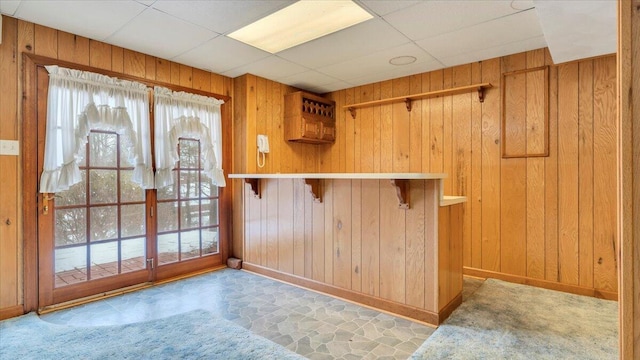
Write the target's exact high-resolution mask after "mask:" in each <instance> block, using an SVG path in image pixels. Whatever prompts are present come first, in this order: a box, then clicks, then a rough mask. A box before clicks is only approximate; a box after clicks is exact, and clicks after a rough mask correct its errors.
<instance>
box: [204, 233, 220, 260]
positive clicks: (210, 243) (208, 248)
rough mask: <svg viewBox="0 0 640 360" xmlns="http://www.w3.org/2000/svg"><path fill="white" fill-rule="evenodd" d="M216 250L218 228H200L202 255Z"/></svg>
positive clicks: (214, 252)
mask: <svg viewBox="0 0 640 360" xmlns="http://www.w3.org/2000/svg"><path fill="white" fill-rule="evenodd" d="M218 251H219V250H218V228H209V229H202V255H205V254H217V253H218Z"/></svg>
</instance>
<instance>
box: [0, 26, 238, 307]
mask: <svg viewBox="0 0 640 360" xmlns="http://www.w3.org/2000/svg"><path fill="white" fill-rule="evenodd" d="M23 52H27V53H33V54H36V55H41V56H46V57H50V58H54V59H59V60H65V61H70V62H74V63H77V64H80V65H87V66H92V67H97V68H100V69H105V70H110V71H114V72H119V73H123V74H125V75H132V76H138V77H142V78H146V79H150V80H157V81H162V82H167V83H171V84H174V85H183V86H188V87H190V88H193V89H201V90H206V91H211V92H214V93H217V94H221V95H227V96H231V95H233V81H232V79H230V78H228V77H224V76H221V75H218V74H213V73H209V72H206V71H202V70H197V69H192V68H191V67H188V66H184V65H179V64H176V63H173V62H171V61H168V60H164V59H160V58H156V57H152V56H149V55H145V54H142V53H139V52H135V51H131V50H125V49H122V48H120V47H117V46H112V45H109V44H105V43H102V42H99V41H95V40H91V39H88V38H84V37H82V36H77V35H74V34H70V33H67V32H64V31H59V30H56V29H52V28H48V27H45V26H41V25H36V24H33V23H30V22H26V21H22V20H17V19H15V18H12V17H9V16H3V17H2V44H0V90H1V93H2V96H0V139H2V140H19V141H20V142H21V144H22V142H23V141H24V139H22V138H21V137H22V96H19V94H22V92H23V90H22V89H23V75H22V55H21V54H22V53H23ZM225 141H226V140H225ZM228 141H231V139H229V140H228ZM21 163H22V159H21V157H14V156H0V168H2V169H3V171H2V173H1V174H0V183H2V191H0V220H1V221H0V224H1V225H0V274H1V275H0V279H1V280H0V318H3V317H6V316H15V315H16V314H17V313H16V311H17V310H16V309H21V308H22V304H23V301H24V299H23V293H22V291H23V280H24V276H23V254H22V249H23V248H24V241H35V239H34V238H32V236H31V235H30V236H29V238H28V239H23V230H22V199H21V195H20V194H21V193H22V184H23V176H22V173H21ZM225 170H227V172H229V171H230V170H231V169H225ZM229 186H230V187H231V186H232V184H229ZM7 220H9V224H7ZM29 271H30V272H33V271H34V270H29ZM5 310H6V311H5ZM5 314H7V315H6V316H5Z"/></svg>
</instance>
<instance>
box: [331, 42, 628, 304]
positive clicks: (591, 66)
mask: <svg viewBox="0 0 640 360" xmlns="http://www.w3.org/2000/svg"><path fill="white" fill-rule="evenodd" d="M543 65H550V72H549V73H550V75H549V84H550V85H549V101H550V104H549V132H550V134H549V145H550V154H549V156H548V157H540V158H509V159H505V158H502V157H501V138H500V136H501V135H500V134H501V110H500V109H501V86H500V82H501V77H502V74H503V73H505V72H511V71H517V70H522V69H527V68H536V67H540V66H543ZM481 82H490V83H491V84H493V85H494V87H493V88H491V89H489V90H488V91H487V92H486V95H485V101H484V103H480V102H479V100H478V97H477V95H476V94H475V93H470V94H461V95H454V96H446V97H441V98H432V99H426V100H421V101H415V102H414V103H413V108H412V110H411V112H407V110H406V109H405V106H404V104H403V103H397V104H393V105H382V106H372V107H369V108H363V109H358V113H357V116H356V118H355V119H352V118H351V115H350V114H349V112H348V111H338V113H337V140H336V143H335V145H333V146H328V147H323V148H319V151H318V155H319V159H318V161H319V163H318V170H319V171H320V172H409V171H411V172H444V173H447V174H449V178H448V179H447V180H446V181H445V194H451V195H465V196H468V197H469V201H468V202H467V203H466V204H465V206H464V214H463V219H464V221H463V226H462V231H463V239H464V264H465V266H466V267H469V268H473V269H479V270H486V271H491V272H496V273H502V274H508V275H512V277H511V279H514V278H518V279H521V281H523V282H526V280H527V279H530V280H540V281H541V282H539V283H542V282H545V281H546V282H551V283H557V284H564V285H567V287H566V289H569V290H570V289H573V290H572V291H577V292H580V293H592V294H595V295H598V296H605V297H608V298H615V296H616V295H615V293H616V291H617V274H616V268H617V264H616V261H617V259H616V253H617V249H616V211H615V209H616V198H615V187H614V184H615V179H616V137H615V134H616V58H615V56H606V57H601V58H595V59H588V60H583V61H579V62H572V63H567V64H562V65H558V66H555V65H553V63H552V60H551V57H550V55H549V53H548V51H546V50H545V49H540V50H535V51H529V52H526V53H520V54H515V55H511V56H505V57H501V58H496V59H491V60H487V61H482V62H477V63H473V64H467V65H461V66H456V67H453V68H448V69H444V70H438V71H433V72H429V73H423V74H418V75H413V76H408V77H403V78H398V79H393V80H389V81H384V82H379V83H374V84H370V85H364V86H358V87H355V88H350V89H345V90H341V91H336V92H333V93H330V94H328V97H330V98H332V99H333V100H335V101H336V106H337V107H338V109H341V108H342V106H344V105H347V104H351V103H358V102H363V101H368V100H376V99H384V98H389V97H392V96H402V95H407V94H414V93H420V92H427V91H433V90H440V89H446V88H452V87H458V86H464V85H470V84H473V83H481ZM513 92H515V93H517V94H513V95H514V96H515V97H516V98H521V99H523V100H524V102H525V104H523V106H522V108H523V109H528V107H527V104H529V103H535V101H537V100H536V99H533V98H529V97H528V96H529V94H527V87H526V86H522V87H515V88H514V89H513ZM524 123H525V122H523V124H524ZM530 130H531V129H530ZM521 131H522V132H523V133H526V132H527V129H526V128H525V127H524V125H523V126H522V128H521ZM476 274H477V272H476ZM560 288H562V287H560ZM589 289H591V290H593V289H595V290H594V291H588V290H589Z"/></svg>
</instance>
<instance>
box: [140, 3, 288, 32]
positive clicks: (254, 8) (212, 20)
mask: <svg viewBox="0 0 640 360" xmlns="http://www.w3.org/2000/svg"><path fill="white" fill-rule="evenodd" d="M292 3H294V1H293V0H278V1H276V0H270V1H264V0H262V1H258V0H254V1H248V0H245V1H238V0H226V1H220V0H217V1H202V0H196V1H193V0H189V1H184V0H182V1H167V0H162V1H157V2H156V3H154V4H153V7H154V8H156V9H158V10H161V11H163V12H166V13H167V14H171V15H173V16H175V17H178V18H180V19H183V20H185V21H188V22H190V23H193V24H196V25H200V26H202V27H204V28H207V29H209V30H212V31H215V32H217V33H220V34H225V33H228V32H231V31H233V30H236V29H239V28H241V27H243V26H244V25H247V24H249V23H252V22H254V21H255V20H258V19H260V18H262V17H264V16H266V15H268V14H271V13H272V12H274V11H277V10H280V9H282V8H284V7H285V6H287V5H290V4H292Z"/></svg>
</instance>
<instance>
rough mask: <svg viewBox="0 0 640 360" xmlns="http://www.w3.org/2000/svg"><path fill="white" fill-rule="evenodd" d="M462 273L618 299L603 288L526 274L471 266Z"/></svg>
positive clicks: (615, 293)
mask: <svg viewBox="0 0 640 360" xmlns="http://www.w3.org/2000/svg"><path fill="white" fill-rule="evenodd" d="M463 273H464V275H469V276H475V277H482V278H493V279H498V280H504V281H508V282H512V283H516V284H524V285H531V286H536V287H540V288H544V289H549V290H557V291H563V292H567V293H571V294H576V295H585V296H592V297H595V298H599V299H606V300H616V301H617V300H618V293H617V292H612V291H603V290H598V289H594V288H588V287H584V286H578V285H569V284H561V283H557V282H553V281H549V280H541V279H533V278H530V277H526V276H518V275H511V274H504V273H500V272H496V271H490V270H482V269H477V268H472V267H467V266H465V267H464V268H463Z"/></svg>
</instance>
